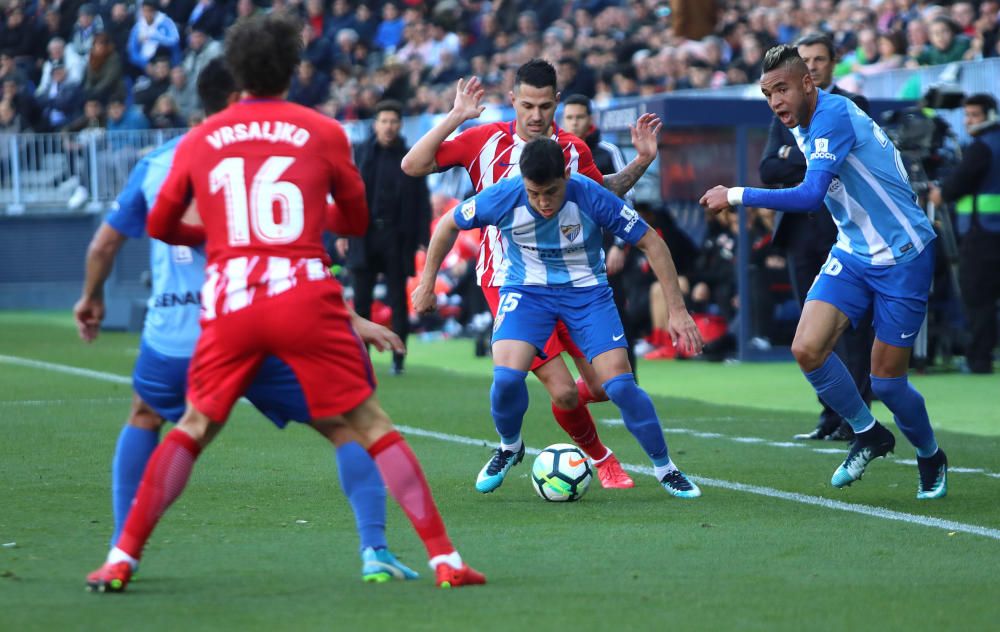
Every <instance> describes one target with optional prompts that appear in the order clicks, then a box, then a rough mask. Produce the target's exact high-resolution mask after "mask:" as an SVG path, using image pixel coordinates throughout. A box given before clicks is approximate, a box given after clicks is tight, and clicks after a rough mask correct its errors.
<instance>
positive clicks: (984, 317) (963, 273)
mask: <svg viewBox="0 0 1000 632" xmlns="http://www.w3.org/2000/svg"><path fill="white" fill-rule="evenodd" d="M964 106H965V129H966V131H968V133H969V136H972V138H973V141H972V142H971V143H970V144H969V145H968V146H967V147H966V148H965V151H964V152H963V154H962V162H961V164H959V165H958V167H957V168H956V169H955V171H954V172H953V173H952V175H950V176H949V177H948V178H947V179H946V180H945V181H944V182H942V184H941V187H940V189H939V188H936V187H935V188H932V189H931V192H930V199H931V201H932V202H934V203H935V204H941V203H942V202H948V203H951V202H954V203H955V214H956V217H957V220H958V221H957V225H958V234H959V238H960V245H959V264H958V277H959V286H960V289H961V291H962V302H963V303H964V304H965V314H966V318H967V319H968V322H969V333H970V336H971V337H970V340H969V343H968V345H967V346H966V351H965V360H966V363H967V364H968V367H969V370H970V371H971V372H973V373H992V372H993V349H994V348H995V347H996V345H997V301H998V300H1000V275H998V274H997V272H996V271H997V270H998V269H1000V115H998V113H997V101H996V99H995V98H994V97H993V96H991V95H989V94H974V95H972V96H970V97H968V98H966V99H965V102H964Z"/></svg>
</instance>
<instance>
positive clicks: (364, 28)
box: [354, 2, 378, 45]
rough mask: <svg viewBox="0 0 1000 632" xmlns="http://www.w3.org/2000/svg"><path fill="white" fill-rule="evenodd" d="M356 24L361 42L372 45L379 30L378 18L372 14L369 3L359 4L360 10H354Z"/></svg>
mask: <svg viewBox="0 0 1000 632" xmlns="http://www.w3.org/2000/svg"><path fill="white" fill-rule="evenodd" d="M354 24H355V27H354V30H355V31H357V33H358V38H360V41H362V42H364V43H365V44H368V45H371V43H372V40H374V39H375V29H376V28H378V18H376V17H375V16H374V14H372V9H371V7H370V6H368V3H367V2H359V3H358V8H357V9H355V10H354Z"/></svg>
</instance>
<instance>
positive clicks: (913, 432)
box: [872, 375, 938, 458]
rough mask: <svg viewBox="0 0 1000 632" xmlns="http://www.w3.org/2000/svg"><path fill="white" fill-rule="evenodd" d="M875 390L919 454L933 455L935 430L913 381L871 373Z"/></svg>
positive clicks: (873, 389)
mask: <svg viewBox="0 0 1000 632" xmlns="http://www.w3.org/2000/svg"><path fill="white" fill-rule="evenodd" d="M872 393H874V394H875V395H876V396H877V397H878V398H879V399H881V400H882V403H883V404H885V406H886V408H888V409H889V410H891V411H892V414H893V416H894V418H895V420H896V425H897V426H898V427H899V430H900V432H902V433H903V435H905V436H906V438H907V439H908V440H909V441H910V443H912V444H913V446H914V447H915V448H917V456H920V457H923V458H927V457H929V456H934V453H935V452H937V449H938V445H937V441H936V440H935V439H934V429H933V428H931V420H930V419H929V418H928V417H927V406H926V405H924V398H923V396H922V395H921V394H920V393H918V392H917V389H915V388H913V385H912V384H910V380H909V379H907V377H906V376H905V375H904V376H902V377H875V376H874V375H873V376H872Z"/></svg>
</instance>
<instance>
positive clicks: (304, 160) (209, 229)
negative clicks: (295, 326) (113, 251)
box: [147, 99, 368, 320]
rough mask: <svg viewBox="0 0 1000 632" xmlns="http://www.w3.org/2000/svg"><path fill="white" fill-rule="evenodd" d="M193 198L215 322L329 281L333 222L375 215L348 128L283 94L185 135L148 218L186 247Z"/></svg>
mask: <svg viewBox="0 0 1000 632" xmlns="http://www.w3.org/2000/svg"><path fill="white" fill-rule="evenodd" d="M329 195H332V196H333V199H334V201H335V202H336V206H335V207H334V208H331V209H328V202H327V197H328V196H329ZM192 198H194V200H195V201H196V202H197V204H198V213H199V214H200V216H201V220H202V222H203V223H204V238H205V247H206V254H207V258H208V267H207V268H206V273H207V279H206V283H205V286H204V287H203V290H202V291H203V293H202V306H203V308H202V318H203V319H205V320H211V319H213V318H216V317H217V316H220V315H223V314H226V313H228V312H232V311H236V310H238V309H241V308H243V307H246V306H248V305H250V304H251V303H253V302H254V300H255V299H262V298H265V297H268V296H274V295H277V294H281V293H283V292H285V291H287V290H289V289H291V288H293V287H295V286H296V285H297V284H301V283H304V282H307V281H318V280H323V279H329V278H330V274H329V272H328V271H327V270H326V264H327V262H328V255H327V253H326V249H325V248H324V246H323V230H324V228H327V227H330V226H333V225H337V224H338V221H339V224H341V225H342V226H344V227H348V228H351V229H352V230H361V231H362V232H363V231H364V228H365V226H366V224H367V217H368V205H367V202H366V200H365V188H364V183H363V182H362V180H361V176H360V175H359V174H358V170H357V168H356V167H355V166H354V163H353V162H351V149H350V145H349V143H348V140H347V135H346V134H345V133H344V130H343V128H342V127H341V126H340V124H338V123H337V122H336V121H334V120H333V119H330V118H327V117H325V116H323V115H322V114H320V113H318V112H316V111H315V110H310V109H308V108H304V107H302V106H299V105H296V104H293V103H288V102H286V101H281V100H277V99H248V100H245V101H241V102H240V103H237V104H234V105H232V106H230V107H229V108H227V109H226V110H224V111H223V112H221V113H219V114H216V115H215V116H212V117H210V118H209V119H208V120H206V121H205V122H204V123H202V124H201V125H199V126H198V127H196V128H195V129H193V130H191V131H190V132H189V133H188V134H187V135H186V136H185V137H184V140H182V141H181V142H180V144H179V145H178V146H177V152H176V154H175V155H174V161H173V165H172V166H171V170H170V174H169V175H168V176H167V179H166V181H165V182H164V184H163V187H162V188H161V190H160V193H159V195H158V196H157V201H156V203H155V205H154V207H153V209H152V212H151V213H150V214H149V217H148V219H147V229H148V232H149V234H150V236H153V237H156V238H158V239H161V240H163V241H166V242H168V243H182V244H183V243H186V242H185V241H184V240H185V239H188V238H190V237H191V235H190V231H189V230H188V227H187V225H185V224H182V223H181V217H182V216H183V214H184V212H185V211H186V209H187V207H188V204H189V202H190V200H191V199H192Z"/></svg>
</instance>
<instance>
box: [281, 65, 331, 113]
mask: <svg viewBox="0 0 1000 632" xmlns="http://www.w3.org/2000/svg"><path fill="white" fill-rule="evenodd" d="M329 96H330V80H329V79H328V78H327V76H326V75H323V74H319V73H317V72H316V69H315V68H314V67H313V65H312V62H310V61H309V60H306V59H304V60H302V62H301V63H300V64H299V68H298V70H297V71H296V73H295V75H294V76H293V77H292V85H291V87H289V89H288V100H289V101H291V102H292V103H298V104H299V105H304V106H306V107H307V108H314V107H317V106H318V105H320V104H321V103H323V102H325V101H326V100H327V99H328V98H329Z"/></svg>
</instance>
